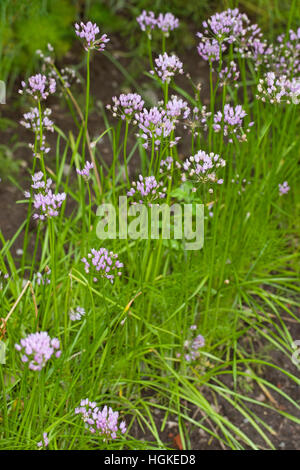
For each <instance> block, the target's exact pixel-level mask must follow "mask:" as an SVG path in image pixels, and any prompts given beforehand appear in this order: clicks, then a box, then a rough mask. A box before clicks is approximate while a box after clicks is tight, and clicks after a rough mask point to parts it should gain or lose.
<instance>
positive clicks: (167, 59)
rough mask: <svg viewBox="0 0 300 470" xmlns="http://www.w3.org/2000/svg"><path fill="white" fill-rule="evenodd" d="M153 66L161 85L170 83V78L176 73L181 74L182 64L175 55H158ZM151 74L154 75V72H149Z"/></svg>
mask: <svg viewBox="0 0 300 470" xmlns="http://www.w3.org/2000/svg"><path fill="white" fill-rule="evenodd" d="M155 64H156V65H155V67H154V69H155V72H156V73H157V75H158V77H159V78H160V79H161V81H162V82H163V83H164V82H167V83H170V81H171V78H172V77H174V76H175V75H176V74H177V73H179V74H183V65H182V62H181V61H180V60H179V59H178V57H177V56H176V55H175V54H172V55H168V54H167V53H166V52H165V53H164V54H159V56H158V57H157V58H156V59H155ZM151 73H152V74H154V70H151Z"/></svg>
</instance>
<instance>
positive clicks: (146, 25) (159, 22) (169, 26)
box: [136, 10, 179, 39]
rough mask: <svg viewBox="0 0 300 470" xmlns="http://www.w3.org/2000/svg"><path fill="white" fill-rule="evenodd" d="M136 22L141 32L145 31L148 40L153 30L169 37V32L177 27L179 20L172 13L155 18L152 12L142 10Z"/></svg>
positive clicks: (161, 14)
mask: <svg viewBox="0 0 300 470" xmlns="http://www.w3.org/2000/svg"><path fill="white" fill-rule="evenodd" d="M136 20H137V22H138V24H139V25H140V28H141V30H142V31H145V32H146V33H147V34H148V36H149V38H150V39H151V31H152V30H153V29H155V28H157V29H160V30H161V31H162V32H163V34H164V35H165V36H166V37H167V36H169V33H170V31H173V30H174V29H176V28H178V26H179V20H178V18H176V17H175V16H174V15H173V13H165V14H163V13H160V14H159V15H158V17H157V18H156V17H155V14H154V13H153V11H146V10H143V11H142V13H141V14H140V15H139V16H138V17H137V19H136Z"/></svg>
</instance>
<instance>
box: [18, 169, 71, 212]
mask: <svg viewBox="0 0 300 470" xmlns="http://www.w3.org/2000/svg"><path fill="white" fill-rule="evenodd" d="M32 181H33V184H32V185H31V187H32V189H34V190H38V191H37V192H36V193H35V194H34V195H33V206H34V208H35V209H36V210H37V212H36V213H35V214H33V218H34V219H40V220H45V219H46V218H47V217H57V216H58V209H59V208H60V207H61V205H62V203H63V201H64V200H65V199H66V194H65V193H58V194H54V193H53V192H52V190H51V189H50V188H51V185H52V179H51V178H48V179H47V181H46V182H45V181H44V179H43V173H42V172H41V171H39V172H38V173H35V174H34V175H33V176H32ZM25 197H27V198H30V193H29V192H28V191H26V192H25Z"/></svg>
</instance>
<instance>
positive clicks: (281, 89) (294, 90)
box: [256, 72, 300, 104]
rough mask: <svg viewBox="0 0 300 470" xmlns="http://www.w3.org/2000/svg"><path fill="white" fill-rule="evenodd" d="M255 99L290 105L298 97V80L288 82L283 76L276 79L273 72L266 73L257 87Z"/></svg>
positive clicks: (299, 89)
mask: <svg viewBox="0 0 300 470" xmlns="http://www.w3.org/2000/svg"><path fill="white" fill-rule="evenodd" d="M257 91H258V94H257V95H256V98H258V99H261V100H262V101H264V102H266V101H267V102H269V103H272V104H273V103H281V102H282V101H286V102H287V103H291V101H293V100H297V98H298V96H299V95H300V78H293V79H291V80H289V79H288V78H287V77H286V76H285V75H281V76H280V77H277V76H276V75H275V73H274V72H268V73H267V74H266V75H265V76H264V78H261V79H260V80H259V84H258V85H257Z"/></svg>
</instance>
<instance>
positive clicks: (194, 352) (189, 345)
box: [176, 325, 205, 362]
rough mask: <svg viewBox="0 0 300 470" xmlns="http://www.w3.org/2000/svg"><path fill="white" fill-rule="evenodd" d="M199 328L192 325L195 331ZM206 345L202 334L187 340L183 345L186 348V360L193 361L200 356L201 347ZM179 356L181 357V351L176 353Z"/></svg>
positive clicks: (191, 327)
mask: <svg viewBox="0 0 300 470" xmlns="http://www.w3.org/2000/svg"><path fill="white" fill-rule="evenodd" d="M196 329H197V325H191V326H190V330H191V331H195V330H196ZM204 346H205V339H204V337H203V336H202V335H200V334H199V335H197V336H196V337H195V338H193V339H187V340H185V342H184V344H183V347H184V350H185V353H184V356H183V357H184V359H185V361H186V362H192V361H195V360H196V359H198V358H199V356H200V349H201V348H203V347H204ZM176 356H177V358H180V357H181V353H177V354H176Z"/></svg>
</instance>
